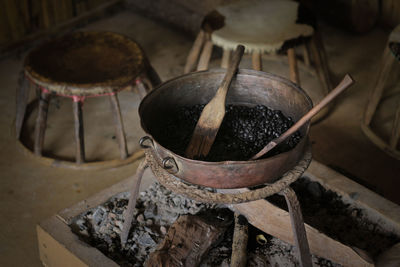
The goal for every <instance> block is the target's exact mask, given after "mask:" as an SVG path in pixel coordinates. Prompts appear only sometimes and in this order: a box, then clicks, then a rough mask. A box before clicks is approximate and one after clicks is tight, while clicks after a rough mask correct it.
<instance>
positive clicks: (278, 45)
mask: <svg viewBox="0 0 400 267" xmlns="http://www.w3.org/2000/svg"><path fill="white" fill-rule="evenodd" d="M312 21H313V16H312V15H310V14H308V11H307V10H306V9H304V7H303V6H300V5H299V4H298V3H297V2H293V1H290V0H271V1H254V0H253V1H241V2H236V3H234V4H231V5H227V6H222V7H219V8H218V9H217V10H215V11H213V12H211V13H209V14H208V15H207V16H206V17H205V18H204V21H203V24H202V29H201V31H200V32H199V34H198V35H197V38H196V40H195V42H194V44H193V47H192V49H191V51H190V53H189V55H188V58H187V61H186V65H185V68H184V73H188V72H191V71H193V70H194V69H195V68H196V64H197V70H198V71H200V70H206V69H207V68H208V65H209V61H210V58H211V54H212V50H213V46H214V45H216V46H219V47H222V48H223V56H222V61H221V67H223V68H226V67H227V66H228V64H229V60H230V56H231V52H232V50H234V49H235V48H236V46H237V45H238V44H242V45H244V46H245V47H246V51H245V52H247V53H249V54H251V55H252V66H253V69H255V70H262V56H261V55H262V54H263V53H268V54H277V53H281V52H285V53H286V54H287V56H288V62H289V70H290V79H291V80H292V81H293V82H295V83H297V84H299V85H300V78H299V72H298V67H297V56H296V53H295V47H296V46H298V45H303V50H302V51H303V57H302V58H303V61H304V64H305V65H306V66H311V65H315V66H314V68H315V71H316V73H317V75H318V78H319V80H320V81H321V83H322V85H323V88H322V90H323V92H322V97H323V96H325V95H326V94H327V93H328V92H329V91H330V90H331V88H332V84H331V79H330V75H329V69H328V65H327V60H326V55H325V51H324V48H323V45H322V42H321V40H320V38H319V35H318V33H317V32H315V31H314V28H313V27H312V26H310V25H312V24H313V23H312ZM312 60H313V61H314V62H311V61H312ZM322 97H321V98H322Z"/></svg>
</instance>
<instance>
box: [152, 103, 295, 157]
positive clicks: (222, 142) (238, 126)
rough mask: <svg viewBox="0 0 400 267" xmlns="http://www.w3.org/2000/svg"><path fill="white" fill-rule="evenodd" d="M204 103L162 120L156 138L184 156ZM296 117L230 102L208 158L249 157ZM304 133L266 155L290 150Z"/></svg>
mask: <svg viewBox="0 0 400 267" xmlns="http://www.w3.org/2000/svg"><path fill="white" fill-rule="evenodd" d="M204 106H205V105H195V106H189V107H183V108H180V109H178V110H177V111H175V112H174V113H173V114H169V116H168V119H165V120H164V121H162V122H161V125H160V127H159V129H162V130H163V131H157V132H155V133H154V138H155V139H156V140H157V141H158V142H159V143H160V144H161V145H162V146H164V147H165V148H167V149H169V150H171V151H173V152H174V153H176V154H178V155H181V156H184V155H185V150H186V147H187V146H188V144H189V141H190V138H191V136H192V134H193V131H194V128H195V126H196V123H197V121H198V119H199V117H200V114H201V111H202V110H203V108H204ZM293 123H294V122H293V120H292V119H291V118H290V117H286V116H285V115H283V113H282V112H281V111H280V110H272V109H269V108H268V107H266V106H262V105H257V106H255V107H248V106H241V105H227V106H226V114H225V117H224V120H223V122H222V125H221V127H220V129H219V132H218V135H217V137H216V139H215V142H214V144H213V146H212V148H211V151H210V153H209V154H208V156H207V157H206V158H201V160H205V161H224V160H249V159H250V158H251V157H252V156H254V155H255V154H256V153H257V152H259V151H260V150H261V149H262V148H263V147H264V146H265V145H267V144H268V142H270V141H271V140H272V139H274V138H276V137H279V136H280V135H281V134H282V133H284V132H285V131H286V130H288V129H289V128H290V127H291V126H292V125H293ZM300 139H301V135H300V133H299V132H296V133H294V134H293V135H292V136H290V137H289V138H287V140H286V141H285V142H283V143H281V144H280V145H279V146H277V147H276V148H275V149H273V150H271V151H270V152H269V153H268V154H267V155H264V157H263V158H265V157H270V156H273V155H276V154H279V153H283V152H286V151H289V150H290V149H292V148H294V147H295V146H296V145H297V143H299V141H300Z"/></svg>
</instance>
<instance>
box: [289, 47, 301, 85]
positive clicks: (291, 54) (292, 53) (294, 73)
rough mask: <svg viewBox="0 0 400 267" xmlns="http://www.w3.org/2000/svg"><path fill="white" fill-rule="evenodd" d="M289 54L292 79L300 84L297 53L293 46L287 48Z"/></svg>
mask: <svg viewBox="0 0 400 267" xmlns="http://www.w3.org/2000/svg"><path fill="white" fill-rule="evenodd" d="M287 55H288V59H289V71H290V80H291V81H292V82H294V83H296V84H298V85H300V77H299V69H298V67H297V60H296V53H295V51H294V48H293V47H292V48H289V49H288V50H287Z"/></svg>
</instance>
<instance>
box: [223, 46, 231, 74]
mask: <svg viewBox="0 0 400 267" xmlns="http://www.w3.org/2000/svg"><path fill="white" fill-rule="evenodd" d="M231 54H232V51H231V50H229V49H224V52H223V53H222V60H221V68H224V69H227V68H228V65H229V62H230V60H231Z"/></svg>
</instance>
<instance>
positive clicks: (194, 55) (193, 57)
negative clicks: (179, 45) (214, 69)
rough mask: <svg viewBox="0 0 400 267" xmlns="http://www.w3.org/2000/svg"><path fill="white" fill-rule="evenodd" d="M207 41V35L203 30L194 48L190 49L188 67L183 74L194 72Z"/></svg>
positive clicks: (198, 35) (186, 66) (187, 60)
mask: <svg viewBox="0 0 400 267" xmlns="http://www.w3.org/2000/svg"><path fill="white" fill-rule="evenodd" d="M204 41H205V33H204V31H203V30H201V31H200V32H199V33H198V34H197V37H196V40H195V41H194V43H193V46H192V48H191V49H190V52H189V55H188V57H187V59H186V65H185V67H184V69H183V73H184V74H186V73H189V72H191V71H193V69H194V67H195V64H196V62H197V60H198V58H199V55H200V52H201V49H202V48H203V44H204Z"/></svg>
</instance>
